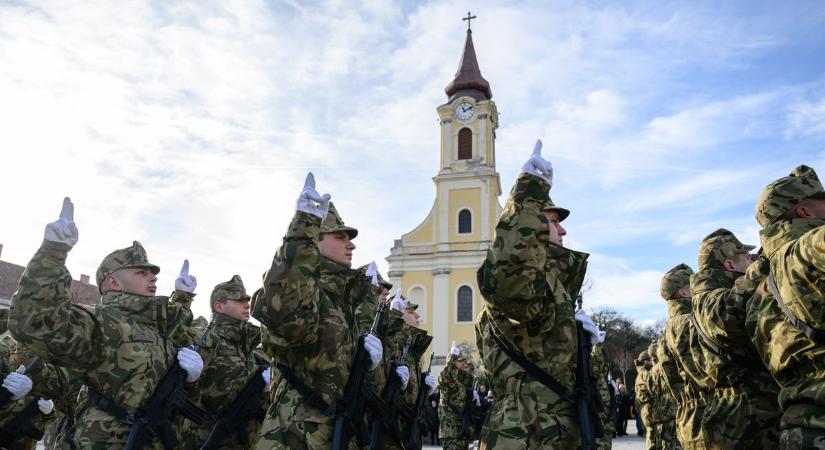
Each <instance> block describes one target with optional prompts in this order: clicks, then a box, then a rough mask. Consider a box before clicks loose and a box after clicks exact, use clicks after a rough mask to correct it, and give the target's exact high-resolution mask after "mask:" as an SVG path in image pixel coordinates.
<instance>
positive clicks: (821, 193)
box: [808, 191, 825, 198]
mask: <svg viewBox="0 0 825 450" xmlns="http://www.w3.org/2000/svg"><path fill="white" fill-rule="evenodd" d="M808 198H825V191H819V192H817V193H815V194H814V195H812V196H810V197H808Z"/></svg>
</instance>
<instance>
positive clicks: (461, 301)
mask: <svg viewBox="0 0 825 450" xmlns="http://www.w3.org/2000/svg"><path fill="white" fill-rule="evenodd" d="M457 300H458V302H457V309H456V321H457V322H472V321H473V289H472V288H471V287H470V286H461V287H460V288H458V299H457Z"/></svg>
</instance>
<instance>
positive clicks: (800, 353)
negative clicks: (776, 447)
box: [747, 219, 825, 435]
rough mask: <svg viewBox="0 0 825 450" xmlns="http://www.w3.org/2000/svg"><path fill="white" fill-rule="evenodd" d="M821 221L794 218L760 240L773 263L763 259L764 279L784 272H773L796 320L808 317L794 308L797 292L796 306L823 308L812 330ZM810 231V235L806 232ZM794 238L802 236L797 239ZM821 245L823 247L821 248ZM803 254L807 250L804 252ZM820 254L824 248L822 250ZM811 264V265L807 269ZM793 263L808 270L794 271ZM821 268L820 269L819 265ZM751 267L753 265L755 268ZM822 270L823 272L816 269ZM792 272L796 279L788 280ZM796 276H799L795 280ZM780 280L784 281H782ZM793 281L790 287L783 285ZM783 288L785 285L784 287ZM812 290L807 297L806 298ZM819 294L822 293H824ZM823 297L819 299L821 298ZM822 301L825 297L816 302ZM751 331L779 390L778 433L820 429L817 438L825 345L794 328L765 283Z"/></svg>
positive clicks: (824, 399)
mask: <svg viewBox="0 0 825 450" xmlns="http://www.w3.org/2000/svg"><path fill="white" fill-rule="evenodd" d="M817 222H818V223H819V224H821V223H822V221H815V220H810V219H807V220H806V219H794V220H791V221H783V222H779V223H776V224H774V225H771V226H770V227H768V228H766V229H764V230H762V232H761V240H762V246H763V250H764V252H765V255H767V256H768V257H770V262H768V261H767V260H765V259H762V258H760V260H759V269H760V272H761V273H762V274H763V276H764V277H767V274H768V273H769V272H770V271H773V270H775V269H774V268H775V267H776V270H779V271H784V273H783V275H780V274H779V273H775V275H774V276H775V277H776V282H777V287H778V288H779V290H780V294H781V295H782V297H783V300H784V301H785V302H786V304H787V305H788V308H789V309H791V310H792V312H794V314H800V315H799V316H797V317H800V319H801V318H802V317H806V316H804V315H801V314H803V313H804V312H805V311H804V310H805V307H801V306H800V307H795V308H791V300H790V297H789V296H790V295H791V293H792V292H797V293H798V294H797V295H798V297H797V304H798V305H799V304H801V303H804V302H808V305H819V306H818V307H817V308H814V309H813V311H814V312H813V313H812V314H810V315H809V316H808V317H807V320H810V322H808V324H809V325H812V326H813V325H814V319H813V317H814V316H815V314H816V313H817V312H819V313H821V309H822V306H821V303H818V304H817V303H814V300H816V299H817V298H816V296H815V295H812V294H810V293H811V292H812V289H814V286H821V278H820V279H819V281H818V282H819V283H820V284H812V282H811V281H810V280H812V278H810V277H812V276H813V275H814V273H815V272H816V270H819V271H820V272H819V273H820V276H821V270H822V269H821V267H822V265H821V263H815V262H813V259H814V256H813V254H812V253H810V252H811V249H814V248H816V246H815V244H814V243H813V242H811V239H813V238H814V236H815V235H818V236H819V239H822V233H823V227H822V226H821V225H817ZM805 230H808V231H805ZM794 236H802V237H801V238H799V239H794ZM816 245H819V246H821V245H822V243H821V242H819V243H818V244H816ZM803 250H804V251H803ZM819 254H820V255H821V247H820V250H819ZM805 261H810V264H804V262H805ZM792 264H797V265H798V267H804V268H805V270H806V272H805V273H802V272H803V271H802V270H801V269H797V270H793V269H792V267H797V266H793V265H792ZM817 264H819V265H817ZM752 267H753V266H752ZM817 267H820V268H819V269H816V268H817ZM789 273H792V274H793V278H792V279H789V278H785V277H788V276H789V275H788V274H789ZM797 274H798V275H797ZM780 278H782V279H783V280H784V281H783V282H780V281H779V280H780ZM789 280H793V282H792V284H791V285H788V286H785V284H787V283H788V282H789ZM780 283H782V284H780ZM806 290H808V292H809V295H802V294H801V293H802V292H805V291H806ZM820 292H821V291H820ZM820 295H821V294H820ZM818 301H819V302H821V301H822V297H818ZM747 314H748V315H747V329H748V333H749V334H750V336H751V339H752V341H753V343H754V344H755V345H756V348H757V350H758V351H759V354H760V356H761V357H762V361H763V363H765V365H766V366H767V368H768V370H769V371H770V372H771V375H772V376H773V378H774V379H775V380H776V381H777V382H778V383H779V385H780V386H781V388H780V393H779V404H780V408H781V410H782V418H781V421H780V428H781V429H783V430H787V429H792V428H809V429H818V430H819V434H820V435H821V434H822V430H823V429H825V426H823V425H822V424H823V423H825V346H823V345H822V343H819V342H814V341H813V340H811V339H809V338H808V337H807V336H806V335H805V334H804V333H803V332H802V331H800V330H799V329H798V328H796V327H795V326H793V325H792V324H791V323H790V322H789V321H788V320H787V316H786V315H785V313H784V312H783V311H782V310H781V309H780V308H779V305H778V304H777V302H776V300H774V297H773V294H772V293H771V292H770V290H769V289H768V287H767V281H763V282H761V283H760V284H759V286H758V288H757V289H756V292H755V293H754V295H753V296H752V297H751V299H750V301H748V303H747Z"/></svg>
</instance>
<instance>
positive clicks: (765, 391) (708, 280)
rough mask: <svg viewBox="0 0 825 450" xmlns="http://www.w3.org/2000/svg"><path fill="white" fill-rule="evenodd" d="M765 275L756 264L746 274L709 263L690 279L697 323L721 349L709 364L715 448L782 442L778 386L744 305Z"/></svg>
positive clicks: (710, 436) (711, 436)
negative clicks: (753, 339) (753, 338)
mask: <svg viewBox="0 0 825 450" xmlns="http://www.w3.org/2000/svg"><path fill="white" fill-rule="evenodd" d="M764 279H765V275H763V274H761V273H760V272H759V268H758V265H755V264H752V265H751V267H750V268H749V270H748V272H747V273H746V274H745V275H744V276H742V275H741V274H738V273H735V272H729V271H725V270H721V269H719V268H717V267H704V268H702V270H700V271H699V272H697V273H696V274H694V275H693V276H692V277H691V291H692V293H693V311H694V313H693V314H694V317H695V318H696V325H698V326H699V327H700V328H701V330H702V331H703V333H704V335H705V336H706V337H707V338H708V340H709V341H711V342H712V344H713V346H715V347H716V348H718V349H719V350H720V354H719V355H717V356H720V357H719V358H715V359H713V360H709V361H707V363H706V366H707V367H706V370H707V373H708V374H709V375H710V377H711V378H712V379H713V383H714V385H715V389H714V391H713V395H712V397H711V398H710V399H709V401H708V407H707V409H706V411H705V418H704V421H705V422H706V423H708V424H713V426H709V427H708V429H707V430H706V431H707V436H708V440H709V442H710V444H711V445H712V446H713V447H716V448H731V449H749V448H777V447H778V446H779V404H778V402H777V396H778V394H779V386H778V385H777V384H776V382H775V381H774V380H773V378H772V377H771V375H770V373H769V372H768V370H767V368H765V366H764V365H763V364H762V363H761V360H760V359H759V355H758V353H757V351H756V348H755V347H754V346H753V344H752V343H751V341H750V337H749V335H748V333H747V330H746V329H745V321H746V316H747V313H746V309H745V305H746V303H747V301H748V300H749V299H750V298H751V297H752V296H753V294H754V292H755V290H756V288H757V286H758V285H759V283H761V282H762V281H763V280H764ZM703 344H704V341H703ZM705 348H708V346H707V345H705ZM709 350H710V352H711V353H715V352H714V350H713V349H709Z"/></svg>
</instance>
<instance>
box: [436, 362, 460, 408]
mask: <svg viewBox="0 0 825 450" xmlns="http://www.w3.org/2000/svg"><path fill="white" fill-rule="evenodd" d="M447 364H449V366H448V367H445V368H444V370H443V371H442V372H441V376H440V377H439V382H438V386H439V389H440V390H441V401H442V402H445V404H447V405H449V407H450V408H451V409H452V410H454V411H457V412H462V411H464V402H465V398H464V397H465V394H466V392H465V390H466V387H465V386H464V384H462V383H461V379H460V376H459V373H458V372H459V370H458V368H457V367H456V366H455V364H453V363H449V362H448V363H447Z"/></svg>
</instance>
